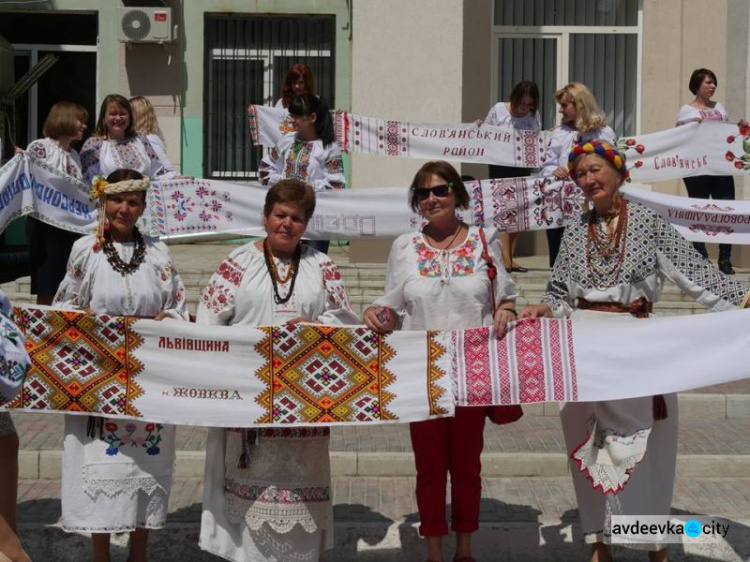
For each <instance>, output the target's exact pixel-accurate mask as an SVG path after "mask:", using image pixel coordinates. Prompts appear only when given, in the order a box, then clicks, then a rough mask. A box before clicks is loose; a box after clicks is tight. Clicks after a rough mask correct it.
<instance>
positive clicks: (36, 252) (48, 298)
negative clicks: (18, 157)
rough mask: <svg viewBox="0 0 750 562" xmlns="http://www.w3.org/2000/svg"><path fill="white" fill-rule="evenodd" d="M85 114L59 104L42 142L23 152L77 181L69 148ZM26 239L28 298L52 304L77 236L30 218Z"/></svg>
mask: <svg viewBox="0 0 750 562" xmlns="http://www.w3.org/2000/svg"><path fill="white" fill-rule="evenodd" d="M88 119H89V114H88V112H87V111H86V110H85V109H84V108H83V107H81V106H80V105H77V104H75V103H70V102H67V101H61V102H58V103H56V104H55V105H53V106H52V108H51V109H50V111H49V114H48V115H47V119H45V121H44V127H43V129H42V131H43V132H44V138H43V139H38V140H35V141H32V142H31V143H29V146H27V147H26V152H27V153H28V154H29V155H30V156H33V157H34V159H36V160H38V161H41V162H42V163H44V164H46V165H47V166H48V167H50V168H52V169H53V170H57V171H58V172H62V173H64V174H67V175H68V176H71V177H73V178H75V179H77V180H80V179H81V159H80V157H79V156H78V152H76V150H75V149H74V148H73V147H72V146H71V144H72V143H74V142H77V141H80V140H81V139H82V138H83V133H84V131H85V130H86V122H87V121H88ZM26 232H27V235H28V238H29V269H30V272H31V294H32V295H36V303H37V304H46V305H48V304H52V299H53V298H54V296H55V292H56V291H57V287H58V285H60V282H61V281H62V280H63V277H65V266H66V264H67V263H68V256H70V250H71V248H72V247H73V243H74V242H75V241H76V240H78V234H76V233H74V232H70V231H67V230H63V229H62V228H57V227H55V226H52V225H49V224H47V223H45V222H43V221H41V220H38V219H35V218H33V217H28V218H27V219H26Z"/></svg>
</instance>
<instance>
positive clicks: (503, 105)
mask: <svg viewBox="0 0 750 562" xmlns="http://www.w3.org/2000/svg"><path fill="white" fill-rule="evenodd" d="M484 122H485V124H487V125H494V126H496V127H499V126H502V125H512V126H513V127H514V128H515V129H519V130H523V131H539V130H540V129H541V128H542V119H541V117H539V112H538V111H534V112H533V113H531V112H529V113H527V114H526V115H524V116H523V117H515V116H514V115H513V114H512V113H511V112H510V111H509V110H508V102H504V101H501V102H500V103H496V104H495V105H493V106H492V108H491V109H490V112H489V113H488V114H487V117H485V118H484Z"/></svg>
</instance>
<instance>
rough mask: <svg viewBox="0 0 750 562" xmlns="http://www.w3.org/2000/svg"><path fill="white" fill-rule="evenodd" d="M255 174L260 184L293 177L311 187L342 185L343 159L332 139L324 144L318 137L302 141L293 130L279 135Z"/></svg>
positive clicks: (320, 187) (340, 187)
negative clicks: (331, 141)
mask: <svg viewBox="0 0 750 562" xmlns="http://www.w3.org/2000/svg"><path fill="white" fill-rule="evenodd" d="M258 174H259V176H260V181H261V183H262V184H263V185H275V184H276V183H277V182H279V181H281V180H283V179H290V178H293V179H298V180H302V181H304V182H307V183H309V184H310V185H312V186H313V188H314V189H315V191H324V190H327V189H344V188H345V187H346V176H345V175H344V161H343V159H342V158H341V150H340V149H339V147H338V145H337V144H336V143H335V142H334V143H332V144H330V145H328V147H325V146H323V141H322V140H320V139H317V140H314V141H305V140H302V139H300V138H298V137H297V133H296V132H293V133H287V134H286V135H284V136H283V137H282V138H281V139H279V141H278V143H277V144H276V146H275V147H273V148H272V149H271V150H270V151H269V153H268V156H266V157H265V158H263V160H262V161H261V163H260V169H259V170H258Z"/></svg>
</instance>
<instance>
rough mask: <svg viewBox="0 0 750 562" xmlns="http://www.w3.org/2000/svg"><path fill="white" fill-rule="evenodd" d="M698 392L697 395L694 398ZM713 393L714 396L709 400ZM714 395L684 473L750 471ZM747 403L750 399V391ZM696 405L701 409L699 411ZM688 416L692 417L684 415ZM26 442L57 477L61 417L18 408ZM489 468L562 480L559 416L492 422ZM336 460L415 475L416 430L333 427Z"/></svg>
mask: <svg viewBox="0 0 750 562" xmlns="http://www.w3.org/2000/svg"><path fill="white" fill-rule="evenodd" d="M691 397H692V398H691ZM702 398H706V399H707V400H705V401H704V400H701V399H702ZM711 399H712V398H711V395H689V396H686V397H681V403H682V404H683V406H684V407H683V408H682V410H681V411H680V428H679V440H678V467H677V471H678V474H679V475H681V476H691V477H696V478H699V477H700V478H702V477H713V476H716V475H717V473H718V474H721V475H722V476H724V477H738V478H739V477H744V476H747V475H749V474H750V441H748V439H747V435H748V434H749V433H750V418H737V419H721V418H720V417H719V416H718V411H716V412H714V414H716V417H714V418H713V419H712V418H711V417H710V413H711V410H710V408H706V409H705V411H706V413H707V415H705V416H700V417H699V416H697V415H695V414H696V413H697V412H703V411H704V406H705V403H708V402H710V401H711ZM743 399H744V402H745V405H746V406H747V405H750V397H748V396H747V395H744V396H743ZM748 409H750V408H748ZM691 410H692V411H693V413H692V414H691ZM683 414H684V415H683ZM13 417H14V420H15V422H16V428H17V430H18V433H19V436H20V440H21V452H20V456H19V471H20V472H19V473H20V474H21V477H22V478H25V479H29V480H33V479H39V480H57V479H59V478H60V473H61V461H62V438H63V433H62V425H61V423H60V421H61V420H60V416H59V415H57V414H29V413H14V414H13ZM206 437H207V430H206V429H205V428H203V427H198V426H180V427H178V428H177V439H176V449H177V464H176V475H177V476H178V477H179V478H198V477H200V476H201V475H202V474H203V463H204V458H205V445H206ZM484 441H485V447H484V453H483V459H482V465H483V473H484V474H485V475H486V476H492V477H557V476H564V475H567V474H568V473H569V463H568V459H567V453H566V448H565V441H564V437H563V434H562V430H561V427H560V421H559V417H557V416H554V417H553V416H551V415H536V416H535V415H527V416H524V418H522V419H521V420H520V421H518V422H516V423H514V424H510V425H504V426H496V425H493V424H489V423H488V424H487V426H486V427H485V433H484ZM331 465H332V472H333V474H334V475H336V476H352V477H386V476H387V477H393V476H410V475H413V474H414V458H413V455H412V448H411V440H410V437H409V428H408V425H406V424H400V425H394V424H389V425H375V426H369V427H368V426H349V427H332V428H331Z"/></svg>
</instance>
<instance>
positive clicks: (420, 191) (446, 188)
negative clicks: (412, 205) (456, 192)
mask: <svg viewBox="0 0 750 562" xmlns="http://www.w3.org/2000/svg"><path fill="white" fill-rule="evenodd" d="M451 185H452V184H449V183H446V184H445V185H436V186H435V187H418V188H417V189H416V191H417V199H419V200H420V201H424V200H425V199H427V198H429V197H430V193H432V194H433V195H434V196H435V197H441V198H442V197H448V195H450V193H451Z"/></svg>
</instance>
